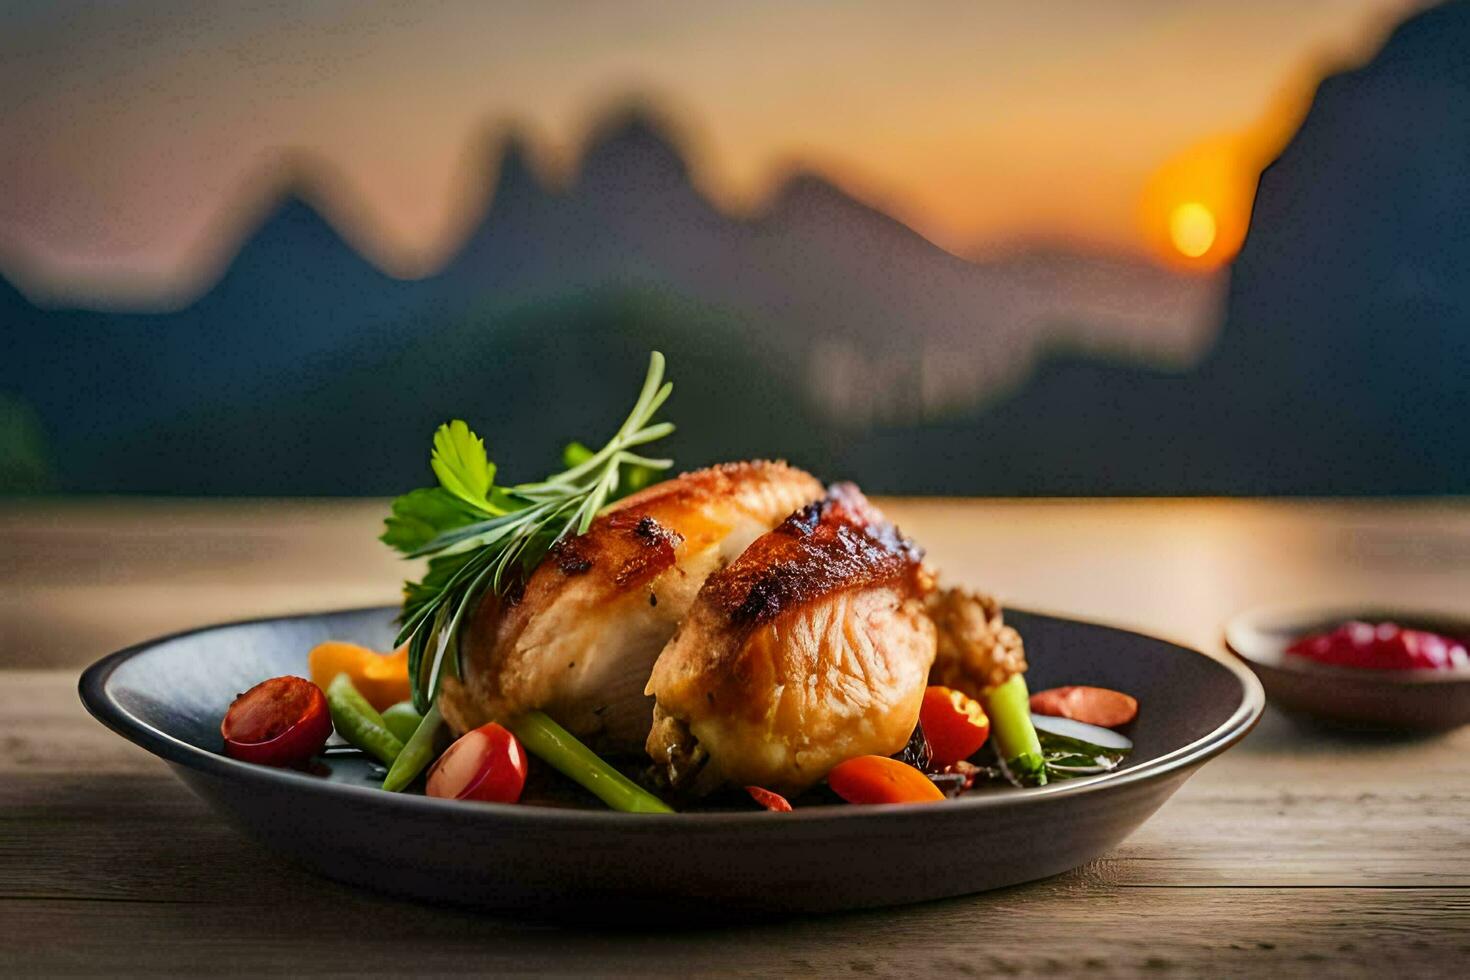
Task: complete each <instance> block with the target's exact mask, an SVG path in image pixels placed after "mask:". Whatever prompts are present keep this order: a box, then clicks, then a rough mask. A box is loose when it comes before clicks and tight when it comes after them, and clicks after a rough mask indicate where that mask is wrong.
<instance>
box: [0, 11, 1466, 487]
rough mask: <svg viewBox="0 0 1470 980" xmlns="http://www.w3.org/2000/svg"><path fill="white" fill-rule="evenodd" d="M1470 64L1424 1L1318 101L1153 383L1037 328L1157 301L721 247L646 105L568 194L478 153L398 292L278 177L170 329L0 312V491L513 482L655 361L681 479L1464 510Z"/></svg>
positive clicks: (1044, 262) (1114, 282)
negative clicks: (238, 240)
mask: <svg viewBox="0 0 1470 980" xmlns="http://www.w3.org/2000/svg"><path fill="white" fill-rule="evenodd" d="M1467 52H1470V4H1467V3H1463V2H1461V3H1452V4H1448V5H1445V6H1442V7H1439V8H1436V9H1431V10H1429V11H1427V12H1425V13H1422V14H1419V15H1416V16H1414V17H1412V18H1411V19H1410V20H1409V21H1407V22H1406V23H1404V24H1403V25H1401V26H1400V27H1399V28H1398V29H1397V30H1396V31H1395V32H1394V33H1393V34H1392V36H1391V37H1390V39H1389V40H1388V42H1387V44H1386V46H1385V47H1384V48H1383V50H1382V51H1381V52H1380V53H1379V54H1378V55H1377V56H1376V57H1375V58H1373V59H1372V61H1371V62H1369V63H1368V64H1367V65H1366V66H1364V67H1362V68H1359V69H1355V70H1351V71H1347V72H1343V73H1339V74H1336V75H1333V76H1331V77H1329V78H1327V79H1326V81H1324V82H1323V83H1322V85H1321V86H1320V88H1319V90H1318V92H1317V95H1316V98H1315V100H1314V102H1313V104H1312V107H1311V110H1310V112H1309V113H1308V115H1307V117H1306V120H1305V122H1304V124H1303V125H1302V127H1301V129H1300V131H1299V132H1298V133H1297V134H1296V136H1295V137H1294V138H1293V139H1292V140H1291V141H1290V143H1289V145H1288V146H1287V147H1286V149H1285V151H1284V152H1283V153H1282V154H1281V156H1280V159H1279V160H1277V161H1276V162H1275V163H1274V164H1272V165H1271V166H1270V167H1269V168H1267V170H1266V172H1265V173H1264V175H1263V176H1262V178H1261V181H1260V184H1259V190H1258V193H1257V197H1256V204H1255V211H1254V215H1253V218H1252V221H1251V225H1250V231H1249V234H1248V236H1247V239H1246V242H1245V245H1244V247H1243V249H1242V250H1241V252H1240V254H1239V256H1238V257H1237V259H1236V260H1235V262H1234V263H1233V266H1232V267H1231V268H1230V269H1229V270H1228V273H1227V274H1226V275H1225V276H1223V277H1222V279H1221V282H1222V283H1226V282H1228V285H1225V286H1224V287H1223V288H1224V292H1223V300H1222V302H1223V310H1222V312H1221V315H1220V318H1219V327H1218V332H1217V333H1216V335H1215V337H1214V339H1213V341H1212V343H1211V345H1210V347H1209V349H1208V351H1207V352H1206V353H1205V354H1204V355H1203V356H1202V358H1200V359H1198V360H1197V361H1196V362H1195V363H1193V364H1191V365H1188V366H1184V367H1174V368H1171V367H1162V366H1158V365H1152V366H1151V365H1148V364H1143V363H1140V362H1137V361H1135V360H1130V359H1129V358H1127V357H1122V356H1115V355H1113V354H1110V353H1109V352H1107V351H1106V350H1098V349H1092V350H1088V349H1083V347H1085V345H1083V347H1079V346H1078V345H1076V344H1066V343H1058V342H1055V341H1054V338H1055V337H1057V336H1064V335H1067V331H1068V330H1070V331H1071V333H1072V334H1076V333H1078V332H1079V331H1080V332H1081V333H1082V334H1083V335H1085V334H1086V331H1087V329H1088V328H1089V324H1087V323H1068V322H1063V321H1067V320H1068V319H1069V318H1070V319H1074V320H1075V319H1078V317H1079V314H1077V313H1076V312H1075V311H1073V310H1072V308H1071V307H1069V306H1068V304H1066V303H1058V302H1056V298H1057V296H1059V295H1063V294H1065V293H1066V291H1067V290H1069V289H1074V288H1076V289H1080V288H1093V289H1096V288H1099V287H1098V284H1099V283H1101V284H1102V287H1101V288H1105V289H1109V290H1115V291H1123V292H1128V291H1130V290H1131V291H1132V293H1131V294H1132V295H1136V296H1137V297H1138V299H1137V302H1136V304H1135V305H1136V307H1137V308H1139V309H1142V310H1144V311H1145V312H1148V311H1149V304H1150V303H1152V302H1154V300H1153V299H1152V298H1151V297H1154V296H1161V297H1167V296H1168V295H1169V293H1168V288H1169V285H1168V283H1163V284H1160V283H1159V282H1156V281H1154V280H1155V279H1157V278H1158V277H1161V276H1163V277H1166V276H1167V275H1168V273H1165V272H1162V271H1159V270H1152V269H1149V268H1144V267H1142V266H1137V265H1134V264H1130V263H1128V262H1125V261H1123V260H1118V259H1113V258H1108V257H1104V256H1096V255H1088V254H1085V253H1080V252H1066V251H1056V250H1041V249H1035V250H1030V251H1020V252H1015V253H1012V254H1009V255H1006V256H1001V257H995V258H991V259H988V260H985V261H976V262H971V261H966V260H963V259H960V258H956V257H955V256H953V255H951V254H949V253H947V252H945V251H942V250H941V249H939V248H937V247H935V246H934V245H932V244H930V243H929V242H927V241H926V240H924V239H923V238H921V237H920V236H918V235H917V234H915V233H914V232H912V231H910V230H909V229H908V228H907V227H905V226H904V225H902V224H900V223H899V222H897V221H895V220H893V219H892V218H889V217H886V216H884V215H883V214H881V213H879V212H878V211H875V210H873V209H871V208H869V207H868V206H866V205H864V204H862V203H860V202H858V201H857V200H855V199H853V198H851V197H849V196H847V195H846V194H844V193H843V192H842V191H840V190H838V189H837V188H836V187H835V186H833V185H831V184H829V183H827V182H825V181H824V180H822V179H821V178H819V177H815V176H809V175H798V176H796V177H793V178H792V179H791V180H790V181H789V182H788V183H787V185H786V186H785V187H784V188H783V189H782V190H781V191H780V192H779V193H778V194H777V195H776V196H775V197H774V198H773V199H772V201H771V203H770V204H769V206H768V207H767V208H766V209H765V210H764V211H763V212H761V213H760V214H758V215H756V216H754V217H753V218H748V219H735V218H731V217H727V216H726V215H725V214H723V213H722V212H721V211H719V210H717V209H716V208H714V207H713V206H712V205H711V204H710V203H708V202H707V201H706V200H705V198H703V197H702V196H701V195H700V193H699V192H698V191H697V190H696V189H695V188H694V187H693V185H692V184H691V181H690V178H689V172H688V167H687V165H686V159H687V156H688V152H687V149H686V147H685V146H684V144H683V143H682V142H681V138H680V136H679V132H678V127H677V125H676V124H675V123H673V122H671V121H670V119H669V118H668V117H667V116H665V115H663V114H662V113H660V112H659V111H657V110H656V109H653V108H650V107H649V105H648V104H646V103H643V102H633V103H629V104H628V106H627V108H626V109H625V110H624V111H621V112H618V113H614V114H612V115H610V116H609V117H608V118H607V119H605V120H604V125H603V127H602V129H601V131H600V134H599V135H598V136H597V137H596V138H595V139H594V140H593V141H592V143H591V145H590V146H589V148H588V150H587V151H586V153H585V155H584V157H583V159H582V161H581V164H580V167H579V168H578V170H577V175H576V177H575V179H574V180H573V181H572V182H571V183H570V184H569V185H567V186H564V187H558V188H556V189H552V188H549V187H547V186H544V185H543V184H542V183H541V182H540V181H538V179H537V178H536V176H535V175H534V174H533V172H532V170H531V168H530V167H529V166H528V165H527V163H526V161H525V158H524V153H523V150H522V148H521V147H520V146H519V145H518V143H517V142H516V140H515V139H514V138H507V139H504V140H499V141H495V142H494V143H493V149H492V158H490V159H487V161H486V173H487V174H494V175H495V176H494V177H493V178H490V177H487V181H488V180H491V179H493V180H494V181H495V190H494V194H493V197H492V200H493V205H492V206H491V208H490V210H489V212H488V213H487V214H486V215H485V216H484V219H483V221H482V223H481V224H480V225H479V227H478V228H477V229H476V230H475V231H474V232H473V233H472V234H471V236H470V237H469V238H468V240H467V241H466V242H465V244H464V245H463V247H462V248H461V249H460V250H459V252H458V253H457V254H456V255H455V256H454V257H453V259H452V260H451V261H450V262H449V264H448V265H447V267H445V268H444V269H442V270H441V271H439V272H438V273H436V274H434V275H432V276H429V277H427V278H423V279H418V280H401V279H395V278H392V277H390V276H388V275H386V274H384V273H383V272H381V271H379V269H378V268H377V267H376V266H374V265H373V264H371V263H370V262H369V261H368V260H367V259H365V258H364V257H363V256H362V255H360V254H359V253H358V252H357V251H355V250H354V248H353V247H352V246H351V245H350V244H348V243H347V242H346V241H345V240H344V239H343V238H342V237H341V236H340V235H339V234H338V233H337V232H336V231H334V229H333V227H332V226H331V225H330V224H328V223H327V221H325V220H324V219H323V217H322V216H321V214H320V213H319V211H318V210H317V209H315V208H314V206H313V204H312V203H311V202H312V198H313V195H312V192H311V188H312V181H313V179H314V177H313V175H312V174H311V173H310V168H309V167H304V168H303V169H301V170H299V171H296V172H293V173H292V174H291V175H289V176H288V178H287V179H285V180H284V182H283V183H282V184H281V185H280V186H278V187H277V189H276V193H275V195H274V196H273V197H272V198H271V201H272V204H271V206H270V207H268V208H266V209H265V212H264V214H265V216H264V219H263V220H262V221H261V222H260V223H259V224H258V227H256V228H255V229H254V230H253V231H252V232H251V233H250V234H249V235H248V237H247V238H246V239H245V241H244V242H243V244H242V245H241V247H240V249H239V252H238V254H237V255H236V256H235V257H234V259H233V261H232V262H231V263H230V264H229V265H228V268H227V269H226V271H225V272H224V274H223V277H222V278H221V279H220V280H219V281H218V282H216V283H214V284H213V285H212V286H210V287H209V288H208V289H207V290H206V291H205V292H204V293H203V295H202V296H200V297H199V298H198V299H197V300H196V301H193V302H190V303H189V304H187V305H186V306H184V307H183V308H181V309H177V310H171V311H165V312H153V313H138V312H116V311H106V310H94V309H79V308H55V307H47V308H43V307H40V306H37V305H35V304H33V303H32V302H31V301H30V300H29V299H27V298H26V297H25V296H24V295H22V293H21V292H20V291H19V290H18V289H16V288H15V287H13V286H11V285H10V284H9V283H7V282H5V281H3V280H0V491H3V492H7V493H12V494H14V493H21V494H29V493H58V492H60V493H73V492H80V493H148V494H307V495H312V494H373V495H377V494H390V493H396V492H400V491H402V490H404V489H406V488H408V487H412V486H416V485H420V484H423V483H425V482H426V481H427V479H428V471H427V467H426V465H425V464H426V459H427V453H428V444H429V436H430V434H431V432H432V430H433V428H434V427H435V426H436V425H437V424H438V423H439V422H441V421H443V420H445V419H447V418H450V417H462V418H465V419H466V420H468V421H469V422H470V424H471V425H472V426H473V427H475V428H476V429H477V430H478V431H479V432H480V433H481V434H482V435H483V436H485V437H486V440H487V442H488V444H489V447H490V451H491V455H492V457H493V458H495V459H496V460H497V461H499V462H500V464H501V472H502V474H503V475H504V477H506V478H508V479H515V480H522V479H534V478H536V477H538V476H539V475H541V474H542V473H543V472H545V471H546V469H547V468H548V467H549V466H550V465H552V464H553V463H554V462H555V459H556V448H557V447H559V446H560V444H561V443H562V442H564V441H566V440H567V439H571V438H579V439H582V440H584V441H587V442H594V441H599V440H601V439H603V438H604V437H606V436H607V435H608V434H610V430H611V428H612V427H613V426H615V425H616V423H617V421H618V420H619V419H620V418H621V417H622V413H623V412H624V411H625V410H626V408H627V407H628V405H629V403H630V402H631V400H632V397H633V395H634V393H635V391H636V387H637V383H638V381H639V380H640V378H641V373H642V370H643V365H644V363H645V361H646V358H647V352H648V351H649V349H651V348H657V349H659V350H662V351H664V352H665V354H666V355H667V356H668V358H669V365H670V367H669V373H670V377H671V378H672V379H673V380H674V382H675V385H676V392H675V395H674V397H673V399H672V400H671V402H670V403H669V406H668V408H667V410H666V412H665V417H667V418H669V419H671V420H673V421H675V422H676V423H677V424H678V425H679V427H680V428H679V432H678V434H677V435H676V436H675V437H674V439H673V440H671V445H670V450H671V451H672V453H673V455H675V457H676V458H677V460H678V462H679V464H680V465H681V466H682V467H686V468H689V467H693V466H696V465H700V464H704V463H708V462H712V461H717V460H722V459H732V458H742V457H750V456H771V457H785V458H788V459H790V460H792V461H793V462H797V463H799V464H801V465H804V466H806V467H809V468H811V469H813V470H814V471H816V472H818V473H820V474H822V475H824V476H827V477H834V478H835V477H838V476H841V477H846V478H852V479H856V480H858V481H860V482H861V483H862V484H863V485H864V486H865V487H866V488H868V489H870V490H872V491H874V492H887V493H946V494H1083V495H1087V494H1346V495H1352V494H1446V493H1449V494H1458V493H1465V492H1467V491H1470V377H1467V373H1470V54H1467ZM0 190H3V189H0ZM1078 283H1083V284H1090V285H1086V286H1085V287H1084V286H1078V285H1077V284H1078ZM1163 301H1164V300H1160V302H1163ZM1018 311H1020V312H1019V313H1018ZM1154 312H1157V311H1154ZM1082 318H1083V319H1085V316H1083V317H1082ZM1063 328H1065V329H1063Z"/></svg>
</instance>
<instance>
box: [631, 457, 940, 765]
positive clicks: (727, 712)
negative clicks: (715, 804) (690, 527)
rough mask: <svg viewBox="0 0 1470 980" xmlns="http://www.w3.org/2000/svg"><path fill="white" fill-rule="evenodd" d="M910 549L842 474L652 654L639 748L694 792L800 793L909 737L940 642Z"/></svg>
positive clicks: (734, 566) (756, 548)
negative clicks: (647, 723)
mask: <svg viewBox="0 0 1470 980" xmlns="http://www.w3.org/2000/svg"><path fill="white" fill-rule="evenodd" d="M922 557H923V555H922V552H921V551H920V550H919V548H918V547H917V546H916V545H915V544H914V543H913V542H912V541H909V540H908V539H906V538H904V537H902V536H901V535H900V534H899V533H898V531H897V530H896V529H895V528H894V527H893V526H892V525H891V524H889V523H888V522H887V521H885V520H884V519H883V516H882V514H880V513H879V512H878V510H877V508H875V507H874V506H873V505H872V504H870V503H869V502H868V501H867V499H866V498H865V497H864V496H863V495H862V493H861V492H859V491H858V489H857V488H856V487H854V486H852V485H851V484H839V485H837V486H835V487H833V488H832V489H831V490H830V491H829V492H828V494H827V496H826V497H825V498H824V499H822V500H820V501H818V502H817V503H814V504H811V505H809V506H807V507H805V508H803V509H801V510H799V511H798V512H796V513H795V514H793V515H792V516H791V517H789V518H787V520H786V521H784V522H783V523H782V524H781V525H780V526H779V527H777V528H776V529H775V530H774V531H771V532H770V533H769V534H766V535H764V536H763V537H761V538H759V539H757V540H756V541H755V542H754V543H753V544H752V545H751V546H750V547H749V548H747V549H746V550H745V552H744V553H743V554H742V555H741V556H740V557H739V558H738V559H736V560H735V561H734V562H733V563H731V564H730V565H729V566H728V567H726V568H724V569H722V570H720V571H718V572H716V573H715V574H713V575H711V576H710V578H709V579H708V580H707V581H706V582H705V584H704V587H703V588H702V589H701V590H700V593H699V596H698V598H697V599H696V600H695V602H694V606H693V608H692V609H691V610H690V611H689V614H688V616H687V617H686V618H685V619H684V621H683V622H682V623H681V624H680V626H679V629H678V631H677V632H676V633H675V635H674V637H673V639H671V640H670V641H669V645H668V646H667V647H666V648H665V649H664V651H663V653H662V654H661V655H660V656H659V659H658V662H657V663H656V664H655V666H654V670H653V675H652V677H651V678H650V680H649V682H648V687H647V693H649V694H651V695H653V696H654V698H655V700H656V704H655V708H654V725H653V731H652V732H651V733H650V734H649V737H648V752H649V755H651V756H652V757H653V759H654V762H655V763H656V764H657V765H659V766H660V767H662V768H664V769H665V771H666V772H667V774H668V776H669V778H670V780H671V781H672V782H673V783H675V784H676V785H678V786H681V787H683V788H685V789H688V790H690V791H692V792H694V793H696V794H698V793H704V792H708V791H710V790H712V789H714V788H715V787H717V786H719V785H722V784H726V783H729V784H734V785H758V786H763V787H766V788H769V789H773V790H777V791H781V792H788V793H795V792H800V791H801V790H803V789H805V788H807V787H809V786H811V785H812V784H813V783H815V782H817V781H818V780H820V779H822V778H823V777H824V776H825V775H826V774H827V772H828V770H830V769H831V768H832V767H833V766H834V765H836V764H837V763H839V762H842V761H843V760H845V759H850V758H852V757H854V756H858V755H866V754H876V755H890V754H893V753H895V752H897V751H899V750H900V749H902V748H903V746H904V745H905V744H906V743H907V741H908V739H909V736H910V734H911V733H912V732H913V729H914V725H915V723H916V722H917V720H918V716H919V706H920V703H921V701H922V699H923V695H924V687H925V683H926V680H927V678H928V675H929V668H930V665H931V664H932V663H933V661H934V655H935V630H934V624H933V623H932V622H931V620H930V619H929V617H928V616H927V615H926V614H925V610H924V599H925V596H926V595H927V594H928V593H929V592H930V591H931V590H932V588H933V584H932V581H931V580H930V577H929V575H928V574H927V573H926V572H925V571H924V569H923V567H922V564H921V559H922Z"/></svg>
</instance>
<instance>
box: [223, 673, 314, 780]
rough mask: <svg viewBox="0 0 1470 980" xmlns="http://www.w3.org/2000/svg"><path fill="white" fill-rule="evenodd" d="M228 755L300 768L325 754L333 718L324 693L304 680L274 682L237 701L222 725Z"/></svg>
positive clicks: (283, 679)
mask: <svg viewBox="0 0 1470 980" xmlns="http://www.w3.org/2000/svg"><path fill="white" fill-rule="evenodd" d="M219 733H220V737H221V738H223V739H224V740H225V755H228V756H229V757H230V758H232V759H241V760H243V761H245V762H258V763H260V764H261V765H265V766H296V765H300V764H302V763H304V762H306V761H307V760H308V759H310V758H311V757H312V756H314V755H316V754H317V753H318V752H320V751H321V750H322V746H323V745H325V744H326V743H327V739H328V738H330V737H331V734H332V716H331V714H330V713H329V712H328V711H327V698H326V696H325V695H324V694H322V691H321V688H319V687H317V686H316V685H315V684H313V683H312V682H311V681H309V680H306V679H305V678H302V677H289V676H288V677H272V678H271V679H270V680H268V681H261V682H260V683H259V684H257V685H255V686H254V687H252V688H251V689H250V690H248V691H246V692H245V693H244V694H242V695H240V696H239V697H237V698H235V700H234V702H233V703H231V705H230V710H229V711H227V712H225V717H224V720H223V721H221V722H220V726H219Z"/></svg>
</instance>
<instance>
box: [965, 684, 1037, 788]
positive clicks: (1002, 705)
mask: <svg viewBox="0 0 1470 980" xmlns="http://www.w3.org/2000/svg"><path fill="white" fill-rule="evenodd" d="M980 700H981V703H982V704H983V705H984V707H985V713H986V714H987V715H989V716H990V729H991V731H992V732H994V734H995V749H996V752H995V754H996V755H997V756H999V757H1000V758H1001V760H1002V761H1003V763H1004V765H1005V768H1006V771H1007V772H1008V773H1009V774H1010V775H1011V777H1012V779H1013V780H1014V781H1015V782H1017V783H1020V784H1021V785H1023V786H1044V785H1046V760H1045V758H1044V757H1043V756H1042V754H1041V740H1040V739H1039V738H1037V737H1036V727H1035V726H1034V725H1032V724H1031V695H1030V693H1029V692H1028V691H1027V690H1026V675H1024V674H1012V675H1011V676H1010V677H1009V678H1007V679H1006V681H1005V683H1003V684H997V685H996V686H995V687H992V688H989V689H988V690H986V691H985V693H984V695H983V696H982V697H981V699H980Z"/></svg>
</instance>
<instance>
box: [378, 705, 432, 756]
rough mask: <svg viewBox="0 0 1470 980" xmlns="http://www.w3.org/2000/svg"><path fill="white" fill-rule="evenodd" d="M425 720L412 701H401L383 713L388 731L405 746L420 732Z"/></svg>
mask: <svg viewBox="0 0 1470 980" xmlns="http://www.w3.org/2000/svg"><path fill="white" fill-rule="evenodd" d="M423 720H424V717H423V715H421V714H419V713H418V711H417V710H415V708H414V706H413V702H412V701H399V702H398V703H397V704H395V705H393V706H392V707H391V708H388V709H387V710H386V711H384V712H383V724H384V725H387V726H388V731H390V732H392V733H393V737H394V738H396V739H398V741H400V742H402V743H403V744H404V745H407V744H408V740H409V739H411V738H413V733H414V732H416V731H418V729H419V724H420V723H421V722H422V721H423Z"/></svg>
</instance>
